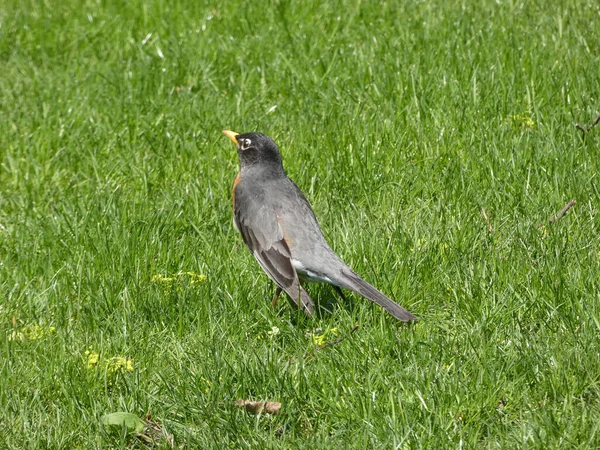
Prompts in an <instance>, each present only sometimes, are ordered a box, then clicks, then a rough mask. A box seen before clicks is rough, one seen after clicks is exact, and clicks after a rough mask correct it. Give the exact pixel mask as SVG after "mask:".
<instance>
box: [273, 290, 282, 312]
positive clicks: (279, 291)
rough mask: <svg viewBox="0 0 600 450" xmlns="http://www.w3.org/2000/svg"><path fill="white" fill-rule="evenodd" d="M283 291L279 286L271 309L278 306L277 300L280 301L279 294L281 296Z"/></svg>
mask: <svg viewBox="0 0 600 450" xmlns="http://www.w3.org/2000/svg"><path fill="white" fill-rule="evenodd" d="M282 290H283V289H281V288H280V287H279V286H277V290H276V291H275V298H274V299H273V303H271V308H275V305H276V304H277V300H279V294H281V291H282Z"/></svg>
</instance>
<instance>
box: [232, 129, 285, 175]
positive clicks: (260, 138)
mask: <svg viewBox="0 0 600 450" xmlns="http://www.w3.org/2000/svg"><path fill="white" fill-rule="evenodd" d="M223 134H224V135H225V136H227V137H228V138H229V139H231V140H232V141H233V143H234V144H235V146H236V147H237V151H238V156H239V157H240V166H241V168H242V169H243V168H245V167H249V166H252V165H256V164H260V165H265V166H277V167H280V168H282V169H283V166H282V162H281V155H280V154H279V149H278V148H277V144H275V142H273V139H271V138H270V137H269V136H265V135H264V134H261V133H242V134H239V133H236V132H235V131H229V130H223Z"/></svg>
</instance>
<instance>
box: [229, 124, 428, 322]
mask: <svg viewBox="0 0 600 450" xmlns="http://www.w3.org/2000/svg"><path fill="white" fill-rule="evenodd" d="M223 134H225V136H227V137H228V138H229V139H231V140H232V141H233V143H234V144H235V145H236V147H237V152H238V156H239V159H240V171H239V173H238V174H237V177H236V178H235V181H234V183H233V193H232V196H233V224H234V226H235V227H236V229H237V230H238V231H239V232H240V233H241V235H242V238H243V240H244V242H245V243H246V245H247V246H248V248H249V249H250V252H252V255H254V257H255V258H256V260H257V261H258V263H259V264H260V265H261V267H262V268H263V270H264V271H265V272H266V273H267V275H268V276H269V277H270V278H271V279H272V280H273V281H274V282H275V284H277V286H278V289H277V293H276V296H275V300H274V303H275V301H276V300H277V297H278V296H279V294H280V293H281V291H282V290H284V291H285V292H286V293H287V294H288V295H289V297H290V299H291V300H292V302H293V303H294V305H295V306H296V307H299V308H301V309H302V310H303V311H304V312H305V313H306V314H308V315H312V314H313V313H314V309H315V306H314V303H313V301H312V300H311V298H310V297H309V296H308V294H307V293H306V291H305V290H304V288H303V287H302V286H301V284H300V280H303V281H316V282H325V283H329V284H331V285H333V287H334V288H335V289H336V291H337V292H338V293H340V294H341V295H342V296H343V294H342V291H341V289H340V288H344V289H349V290H351V291H354V292H356V293H357V294H359V295H362V296H363V297H365V298H367V299H369V300H371V301H372V302H374V303H377V304H378V305H379V306H381V307H383V308H384V309H385V310H386V311H387V312H389V313H390V314H391V315H392V316H394V317H395V318H396V319H398V320H402V321H404V322H408V321H410V320H416V319H417V318H416V317H415V316H413V315H412V314H411V313H410V312H408V311H407V310H406V309H404V308H403V307H401V306H400V305H398V304H397V303H395V302H394V301H392V300H391V299H390V298H388V297H387V296H385V295H384V294H382V293H381V292H379V291H378V290H377V289H375V288H374V287H373V286H371V285H370V284H369V283H367V282H366V281H364V280H363V279H362V278H361V277H360V276H359V275H358V274H357V273H356V272H354V271H353V270H352V269H351V268H350V267H348V266H347V265H346V264H345V263H344V262H343V261H342V260H341V259H340V258H339V257H338V256H337V255H336V254H335V253H334V252H333V250H331V248H330V247H329V245H328V244H327V242H326V241H325V237H324V236H323V233H322V232H321V228H320V227H319V223H318V222H317V219H316V217H315V214H314V212H313V210H312V208H311V206H310V204H309V203H308V200H306V198H305V197H304V195H303V194H302V192H301V191H300V189H299V188H298V186H296V184H295V183H294V182H293V181H292V180H291V179H289V178H288V176H287V175H286V173H285V171H284V170H283V164H282V161H281V155H280V153H279V149H278V148H277V145H276V144H275V142H273V140H272V139H271V138H270V137H268V136H265V135H264V134H260V133H243V134H239V133H235V132H233V131H229V130H225V131H223Z"/></svg>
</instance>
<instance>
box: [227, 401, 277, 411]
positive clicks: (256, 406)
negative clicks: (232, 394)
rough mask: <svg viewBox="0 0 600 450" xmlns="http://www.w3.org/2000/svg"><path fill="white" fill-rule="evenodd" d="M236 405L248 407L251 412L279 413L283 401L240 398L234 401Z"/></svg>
mask: <svg viewBox="0 0 600 450" xmlns="http://www.w3.org/2000/svg"><path fill="white" fill-rule="evenodd" d="M233 404H234V405H235V406H240V407H244V408H246V411H248V412H249V413H251V414H262V413H265V414H279V410H280V409H281V403H279V402H255V401H252V400H243V399H241V398H240V399H239V400H236V401H235V402H234V403H233Z"/></svg>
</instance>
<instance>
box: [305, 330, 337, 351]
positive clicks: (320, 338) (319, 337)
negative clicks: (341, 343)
mask: <svg viewBox="0 0 600 450" xmlns="http://www.w3.org/2000/svg"><path fill="white" fill-rule="evenodd" d="M328 335H333V336H337V335H338V329H337V328H328V329H327V330H325V331H324V332H323V334H315V333H311V336H312V341H313V344H315V345H316V346H317V347H322V346H323V345H325V339H326V337H327V336H328Z"/></svg>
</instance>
